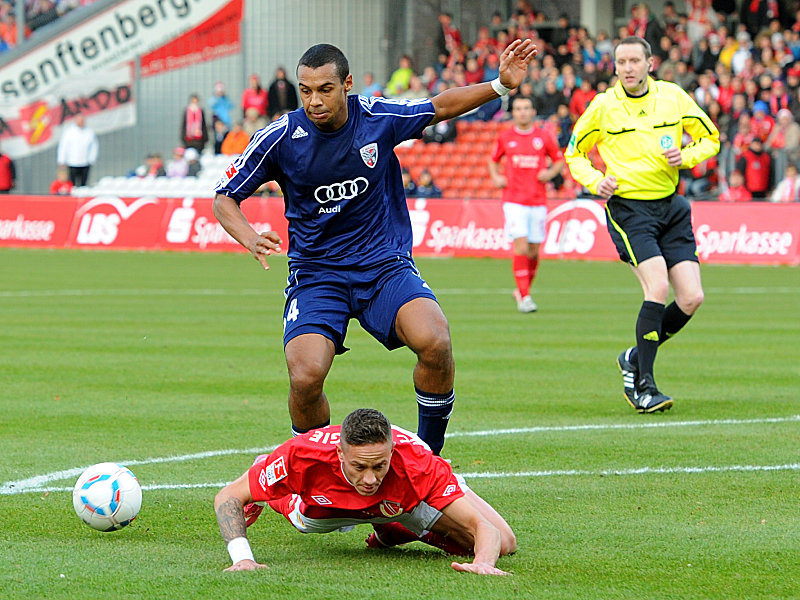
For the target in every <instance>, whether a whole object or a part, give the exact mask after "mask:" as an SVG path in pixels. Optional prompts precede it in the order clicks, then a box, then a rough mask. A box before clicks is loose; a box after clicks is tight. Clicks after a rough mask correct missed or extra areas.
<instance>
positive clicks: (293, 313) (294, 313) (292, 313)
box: [283, 298, 300, 331]
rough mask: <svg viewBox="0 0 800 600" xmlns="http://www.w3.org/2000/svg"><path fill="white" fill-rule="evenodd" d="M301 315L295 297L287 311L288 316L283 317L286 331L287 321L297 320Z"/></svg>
mask: <svg viewBox="0 0 800 600" xmlns="http://www.w3.org/2000/svg"><path fill="white" fill-rule="evenodd" d="M299 315H300V311H299V310H298V308H297V298H295V299H294V300H292V301H291V302H290V303H289V310H287V311H286V316H285V317H284V318H283V329H284V331H285V330H286V323H288V322H289V321H296V320H297V317H298V316H299Z"/></svg>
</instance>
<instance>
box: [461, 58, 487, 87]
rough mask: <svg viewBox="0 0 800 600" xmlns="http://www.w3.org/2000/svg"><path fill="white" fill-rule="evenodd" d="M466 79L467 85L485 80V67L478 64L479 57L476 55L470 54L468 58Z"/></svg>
mask: <svg viewBox="0 0 800 600" xmlns="http://www.w3.org/2000/svg"><path fill="white" fill-rule="evenodd" d="M464 79H465V80H466V82H467V85H472V84H474V83H481V82H482V81H483V68H482V67H481V66H480V65H479V64H478V59H477V58H476V57H475V56H469V57H468V58H467V69H466V71H465V72H464Z"/></svg>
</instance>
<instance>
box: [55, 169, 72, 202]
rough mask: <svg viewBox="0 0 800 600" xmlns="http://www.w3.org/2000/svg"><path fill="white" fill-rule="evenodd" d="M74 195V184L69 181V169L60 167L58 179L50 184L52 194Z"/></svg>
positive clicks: (57, 171) (57, 172)
mask: <svg viewBox="0 0 800 600" xmlns="http://www.w3.org/2000/svg"><path fill="white" fill-rule="evenodd" d="M71 193H72V182H71V181H70V180H69V169H67V168H66V167H58V169H57V170H56V178H55V179H54V180H53V182H52V183H51V184H50V194H51V195H53V196H69V195H70V194H71Z"/></svg>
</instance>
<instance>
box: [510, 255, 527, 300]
mask: <svg viewBox="0 0 800 600" xmlns="http://www.w3.org/2000/svg"><path fill="white" fill-rule="evenodd" d="M511 269H512V270H513V272H514V281H515V282H516V283H517V291H518V292H519V294H520V296H521V297H523V298H524V297H525V296H527V295H528V291H529V290H530V287H531V271H530V268H529V267H528V257H527V256H525V255H523V254H515V255H514V258H512V259H511Z"/></svg>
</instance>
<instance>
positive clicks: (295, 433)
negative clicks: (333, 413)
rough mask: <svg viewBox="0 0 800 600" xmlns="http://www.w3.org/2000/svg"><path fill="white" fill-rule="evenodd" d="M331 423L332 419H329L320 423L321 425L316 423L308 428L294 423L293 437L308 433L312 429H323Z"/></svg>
mask: <svg viewBox="0 0 800 600" xmlns="http://www.w3.org/2000/svg"><path fill="white" fill-rule="evenodd" d="M330 424H331V420H330V419H328V420H327V421H325V422H324V423H320V424H319V425H314V427H309V428H308V429H300V428H299V427H295V426H294V423H292V437H297V436H298V435H303V434H304V433H308V432H309V431H311V430H312V429H322V428H323V427H327V426H328V425H330Z"/></svg>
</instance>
